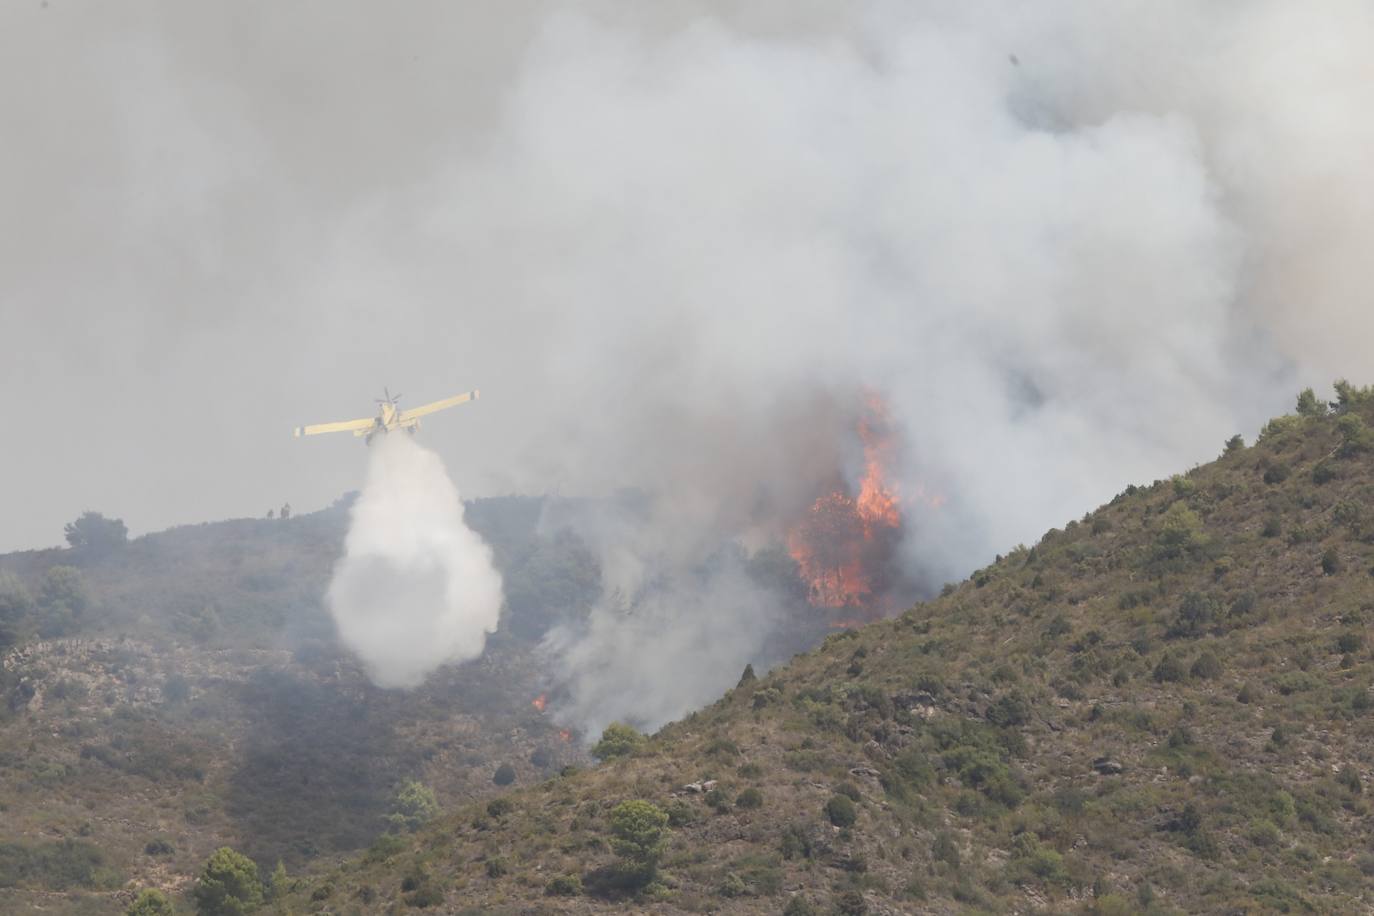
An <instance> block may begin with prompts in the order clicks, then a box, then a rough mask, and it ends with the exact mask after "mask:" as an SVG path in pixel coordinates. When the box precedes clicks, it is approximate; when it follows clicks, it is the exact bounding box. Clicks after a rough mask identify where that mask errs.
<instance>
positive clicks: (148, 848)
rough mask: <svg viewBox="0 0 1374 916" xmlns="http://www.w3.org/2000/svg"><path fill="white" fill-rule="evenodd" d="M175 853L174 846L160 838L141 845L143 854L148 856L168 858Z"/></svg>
mask: <svg viewBox="0 0 1374 916" xmlns="http://www.w3.org/2000/svg"><path fill="white" fill-rule="evenodd" d="M176 851H177V850H176V847H175V846H173V845H172V844H171V843H170V842H168V841H167V840H164V839H162V838H161V837H159V838H157V839H155V840H149V841H148V842H147V843H145V844H143V852H144V853H145V854H146V855H150V856H170V855H171V854H172V853H174V852H176Z"/></svg>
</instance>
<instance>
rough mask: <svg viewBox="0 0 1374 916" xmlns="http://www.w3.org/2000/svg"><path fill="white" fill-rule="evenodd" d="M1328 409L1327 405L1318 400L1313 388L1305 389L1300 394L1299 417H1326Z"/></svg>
mask: <svg viewBox="0 0 1374 916" xmlns="http://www.w3.org/2000/svg"><path fill="white" fill-rule="evenodd" d="M1326 409H1327V408H1326V403H1325V402H1323V401H1319V400H1317V393H1316V392H1315V391H1313V390H1312V389H1311V388H1304V389H1303V390H1302V391H1300V392H1299V393H1298V416H1300V417H1324V416H1326Z"/></svg>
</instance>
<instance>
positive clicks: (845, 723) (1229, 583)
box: [277, 387, 1374, 914]
mask: <svg viewBox="0 0 1374 916" xmlns="http://www.w3.org/2000/svg"><path fill="white" fill-rule="evenodd" d="M1342 392H1343V394H1342V403H1341V404H1340V405H1339V408H1338V409H1336V410H1334V411H1331V412H1328V411H1327V410H1326V408H1325V405H1319V404H1317V403H1316V402H1315V399H1313V398H1311V397H1310V395H1305V397H1304V398H1303V399H1300V408H1301V414H1300V415H1296V416H1289V417H1284V418H1281V419H1279V420H1276V421H1273V422H1272V423H1271V424H1269V426H1268V427H1267V428H1266V430H1265V432H1264V434H1263V435H1262V436H1261V439H1260V441H1259V443H1258V444H1256V445H1254V446H1252V447H1245V446H1244V445H1243V444H1242V443H1241V442H1240V441H1239V440H1238V439H1236V440H1232V441H1231V442H1229V443H1227V445H1226V449H1225V452H1224V454H1223V455H1222V456H1221V457H1220V458H1219V459H1218V460H1217V461H1215V462H1213V463H1211V464H1208V465H1206V466H1204V467H1199V468H1195V469H1194V470H1192V471H1190V472H1188V473H1187V474H1183V475H1181V476H1178V477H1176V478H1173V479H1171V480H1165V481H1157V482H1155V483H1154V484H1152V485H1148V486H1144V487H1135V486H1132V487H1129V488H1128V489H1127V490H1126V491H1125V492H1124V493H1122V494H1121V495H1120V496H1118V497H1117V498H1116V499H1114V500H1113V501H1112V502H1111V503H1110V504H1108V505H1106V506H1104V507H1102V508H1100V509H1099V510H1097V511H1095V512H1092V513H1090V514H1089V515H1087V516H1086V517H1084V518H1083V519H1082V520H1081V521H1074V522H1070V523H1068V524H1067V525H1065V526H1064V527H1063V528H1062V529H1057V530H1052V531H1050V532H1049V533H1047V534H1046V535H1045V536H1044V538H1043V539H1042V540H1041V541H1040V542H1039V543H1038V544H1036V545H1035V546H1034V547H1030V548H1026V547H1018V548H1016V549H1014V550H1012V551H1011V552H1010V553H1009V554H1008V555H1006V556H1004V557H1000V558H998V560H997V561H996V562H995V563H993V564H992V565H990V566H988V567H987V568H985V569H982V570H979V571H978V572H976V573H975V574H974V575H973V576H972V577H971V578H970V579H969V580H968V581H966V582H964V583H962V584H960V585H958V586H955V587H949V588H947V589H946V591H945V593H944V594H943V595H941V596H940V597H939V598H938V599H936V600H933V601H930V602H928V603H925V604H922V605H919V606H917V607H915V608H913V609H911V610H910V611H908V612H907V613H905V614H902V615H901V616H900V617H899V618H896V619H893V620H889V621H885V622H881V623H877V624H873V625H870V626H867V627H864V628H862V629H859V630H853V631H847V632H844V633H840V634H837V635H835V636H832V637H830V638H829V639H827V640H826V642H825V643H824V645H823V646H821V647H820V648H819V649H817V650H815V651H813V652H810V653H808V654H805V655H802V656H799V657H798V658H796V659H795V660H794V661H793V662H792V663H790V664H788V665H785V666H783V667H779V668H777V669H775V670H773V671H772V672H771V673H769V674H767V675H766V676H764V677H761V678H751V676H750V674H751V673H750V674H746V675H745V676H744V677H743V678H742V679H741V684H740V685H739V686H738V687H737V688H736V689H735V690H733V691H731V692H730V693H729V694H728V695H727V696H725V697H724V698H723V699H722V700H720V701H719V702H718V703H716V704H714V705H713V706H711V707H709V708H707V709H705V710H702V711H701V712H699V713H697V714H695V715H692V716H690V717H688V718H687V719H685V720H684V721H681V722H678V723H675V724H673V725H671V726H669V727H666V728H664V729H663V730H662V731H661V732H660V733H659V734H657V735H655V736H653V737H652V738H650V739H647V740H646V741H644V742H643V743H642V744H638V745H635V744H634V743H633V742H632V741H628V740H627V741H624V742H623V743H622V746H621V747H620V748H618V749H619V750H624V751H627V753H625V754H622V755H619V756H613V757H612V759H609V760H607V761H606V762H605V763H603V764H601V765H598V766H596V767H594V768H590V769H584V770H580V771H574V770H567V771H565V773H564V774H563V775H561V776H559V777H558V778H554V779H551V780H548V781H546V782H544V783H541V784H539V785H537V786H533V787H529V788H522V789H519V790H517V791H514V792H512V793H510V794H508V795H505V796H502V797H501V798H499V799H496V800H494V801H489V802H488V801H483V802H479V803H476V804H471V805H468V806H466V807H459V808H457V809H454V810H452V811H451V813H449V814H448V815H446V816H444V817H442V818H441V819H439V820H438V821H436V822H434V823H432V824H431V825H430V826H428V827H426V828H424V829H422V830H421V831H420V832H418V833H416V834H414V835H409V834H402V835H400V836H390V837H385V838H383V839H382V840H379V841H378V842H377V843H375V844H374V845H373V847H372V849H371V851H370V852H369V853H368V854H367V855H365V856H363V857H362V858H361V859H355V860H352V861H349V862H347V863H346V864H343V865H341V866H340V867H338V868H337V869H334V870H333V871H332V872H330V873H328V874H326V875H323V876H319V877H316V878H312V879H309V880H304V881H301V882H300V883H299V885H298V887H297V888H296V889H295V891H294V892H293V893H292V894H291V895H290V896H289V897H288V898H287V899H286V900H285V901H283V902H281V903H279V904H278V905H277V910H278V911H279V912H295V913H302V912H318V913H340V914H347V913H372V912H405V911H407V908H409V907H415V908H424V907H437V908H438V909H439V911H442V912H474V913H476V912H483V913H561V912H567V913H580V912H592V911H598V910H602V909H612V908H623V909H627V910H633V911H636V912H660V913H669V912H731V913H780V912H787V913H790V914H802V913H809V912H817V913H832V912H840V913H850V914H853V913H863V912H869V913H910V912H934V913H960V912H996V913H1001V912H1046V913H1050V912H1055V913H1057V912H1066V911H1067V912H1090V913H1178V912H1231V913H1260V912H1332V913H1335V912H1341V913H1347V912H1370V911H1374V891H1371V886H1372V885H1374V818H1371V810H1370V802H1369V798H1368V795H1367V794H1366V788H1367V787H1368V784H1369V781H1370V778H1371V776H1372V775H1374V743H1371V738H1374V693H1371V685H1372V684H1374V661H1372V660H1371V656H1370V646H1369V627H1370V624H1371V622H1374V434H1371V431H1370V428H1371V425H1374V395H1372V394H1371V392H1369V391H1359V390H1356V389H1350V388H1348V387H1345V388H1343V389H1342ZM611 750H615V749H613V748H610V747H603V751H607V752H609V751H611ZM704 780H714V781H715V782H716V784H715V785H714V786H701V785H700V784H701V782H702V781H704ZM706 789H709V791H701V790H706ZM637 799H642V800H646V801H648V802H650V803H652V805H654V806H656V807H657V808H658V809H661V810H662V811H663V812H665V813H666V815H667V818H668V827H667V834H666V845H665V846H664V847H663V851H662V855H661V858H660V859H659V860H658V862H657V874H656V875H655V876H653V877H652V879H650V876H649V873H650V872H652V870H653V869H652V865H653V864H654V863H653V862H652V860H653V859H654V856H653V855H652V854H651V852H645V853H643V855H642V856H641V859H640V867H639V869H638V870H627V869H626V868H625V867H623V866H622V867H617V865H616V863H617V861H618V857H617V854H616V850H621V851H624V850H626V849H627V848H628V847H626V846H625V845H624V838H625V837H626V836H628V835H630V834H628V833H625V832H623V831H622V832H621V834H620V839H619V840H617V836H616V833H615V831H613V824H614V823H615V822H617V821H619V820H620V818H621V815H616V814H614V813H613V812H615V811H616V810H617V806H618V805H620V804H621V803H623V802H626V801H629V800H637ZM620 810H621V812H622V815H623V814H624V812H625V810H626V809H620ZM634 810H638V811H639V812H640V815H642V816H641V817H640V820H639V822H638V823H639V826H638V828H634V829H638V830H640V834H636V835H642V837H643V839H644V843H643V849H649V848H650V847H652V845H653V839H654V837H655V835H656V828H655V827H654V824H653V820H654V817H653V816H652V812H650V813H649V814H644V811H643V809H634ZM646 819H647V820H646ZM628 823H629V821H625V822H624V823H622V827H624V826H625V824H628ZM646 824H647V826H646ZM632 827H633V825H630V827H626V828H625V829H626V830H630V829H631V828H632ZM631 851H632V850H631ZM645 862H648V863H649V864H648V865H647V866H646V865H645Z"/></svg>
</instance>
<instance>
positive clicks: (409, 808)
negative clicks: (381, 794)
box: [386, 779, 439, 831]
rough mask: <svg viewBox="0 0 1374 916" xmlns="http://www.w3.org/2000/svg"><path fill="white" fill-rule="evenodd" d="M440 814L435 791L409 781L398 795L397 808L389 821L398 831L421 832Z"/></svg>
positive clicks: (403, 785) (390, 815)
mask: <svg viewBox="0 0 1374 916" xmlns="http://www.w3.org/2000/svg"><path fill="white" fill-rule="evenodd" d="M438 814H439V802H438V800H436V799H435V797H434V790H433V789H431V788H430V787H429V786H427V785H425V784H424V783H422V782H418V781H417V780H414V779H407V780H406V781H405V782H404V783H402V784H401V788H400V790H399V791H398V792H397V793H396V800H395V807H394V809H393V811H392V812H391V814H389V815H387V818H386V819H387V821H388V822H390V824H391V826H392V827H393V828H394V829H396V830H411V831H414V830H419V829H420V827H422V826H424V825H425V824H427V823H428V822H430V821H431V820H433V819H434V818H435V817H436V816H438Z"/></svg>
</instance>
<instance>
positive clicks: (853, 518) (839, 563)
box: [787, 392, 943, 627]
mask: <svg viewBox="0 0 1374 916" xmlns="http://www.w3.org/2000/svg"><path fill="white" fill-rule="evenodd" d="M856 431H857V434H858V438H859V442H860V444H861V446H862V449H863V473H862V475H861V476H860V478H859V482H858V487H857V491H858V492H857V493H854V492H853V489H854V488H852V487H849V486H844V485H841V486H837V487H835V488H834V489H832V490H831V491H830V492H827V493H824V494H822V495H821V496H819V497H817V499H816V500H815V502H813V503H812V504H811V506H810V508H809V509H807V511H806V514H805V515H804V516H803V517H802V518H801V519H800V520H799V521H798V522H796V523H795V524H794V525H792V527H791V528H790V529H789V530H788V532H787V550H788V553H790V554H791V555H792V559H793V560H795V561H796V563H797V568H798V572H799V574H800V575H801V578H802V581H803V582H805V584H806V586H807V597H808V600H809V601H810V603H811V605H812V606H814V607H818V608H829V609H836V610H840V609H843V610H845V611H847V612H849V613H847V614H846V616H845V619H843V620H838V621H836V622H834V623H832V626H836V627H850V626H858V625H860V624H862V623H866V622H868V621H869V620H872V619H874V618H876V617H877V616H880V615H881V614H883V613H884V612H885V611H886V610H888V609H887V608H886V607H884V604H885V602H884V599H885V598H887V596H888V591H889V589H890V588H891V587H892V585H893V578H894V566H895V561H896V551H897V546H898V544H899V542H900V541H901V537H902V530H903V525H904V520H903V517H902V502H903V501H902V494H901V492H900V490H899V488H898V487H897V485H896V483H895V482H894V481H893V480H892V477H893V466H894V462H895V459H896V454H895V452H896V438H895V436H894V434H893V429H892V425H891V421H890V419H889V415H888V411H887V405H886V404H885V403H884V402H883V400H882V398H881V397H880V396H879V395H877V394H876V393H871V392H870V393H869V394H868V396H867V397H866V398H865V404H864V408H863V411H862V413H861V414H860V416H859V418H858V421H857V423H856ZM915 495H916V498H917V499H918V500H919V501H921V502H924V503H926V504H928V505H931V506H933V507H937V506H939V505H940V504H941V502H942V501H943V500H941V499H940V498H938V497H930V496H927V495H926V494H925V493H924V492H920V493H917V494H915Z"/></svg>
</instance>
